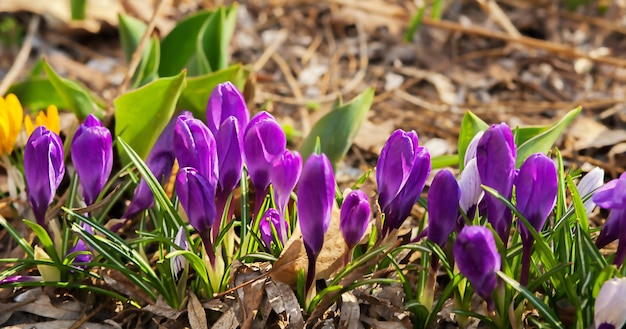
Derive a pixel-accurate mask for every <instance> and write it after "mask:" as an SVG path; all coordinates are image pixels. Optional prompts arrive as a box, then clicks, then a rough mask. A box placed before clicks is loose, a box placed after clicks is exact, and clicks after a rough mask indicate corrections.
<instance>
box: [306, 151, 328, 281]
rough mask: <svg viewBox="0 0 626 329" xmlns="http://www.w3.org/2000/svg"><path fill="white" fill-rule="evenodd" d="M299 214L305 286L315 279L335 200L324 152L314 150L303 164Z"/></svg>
mask: <svg viewBox="0 0 626 329" xmlns="http://www.w3.org/2000/svg"><path fill="white" fill-rule="evenodd" d="M296 194H297V196H298V202H297V207H298V217H299V222H300V230H301V231H302V240H303V242H304V248H305V250H306V254H307V256H308V259H309V269H308V271H307V280H306V290H307V291H308V290H309V288H310V287H311V285H312V284H313V281H314V279H315V261H316V259H317V256H318V254H319V252H320V250H322V244H323V243H324V234H325V233H326V230H328V225H330V216H331V213H332V209H333V203H334V202H335V177H334V175H333V167H332V166H331V164H330V160H328V157H327V156H326V155H325V154H320V155H318V154H313V155H311V156H310V157H309V159H308V160H307V161H306V163H305V164H304V168H302V175H301V177H300V183H299V186H298V191H297V192H296Z"/></svg>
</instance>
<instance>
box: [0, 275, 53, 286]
mask: <svg viewBox="0 0 626 329" xmlns="http://www.w3.org/2000/svg"><path fill="white" fill-rule="evenodd" d="M38 281H43V278H42V277H41V276H36V275H12V276H8V277H6V278H4V279H2V280H0V286H1V285H4V284H12V283H21V282H38Z"/></svg>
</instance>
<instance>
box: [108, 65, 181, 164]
mask: <svg viewBox="0 0 626 329" xmlns="http://www.w3.org/2000/svg"><path fill="white" fill-rule="evenodd" d="M184 83H185V72H184V71H183V72H180V73H179V74H178V75H176V76H174V77H170V78H161V79H158V80H156V81H153V82H151V83H149V84H147V85H145V86H143V87H141V88H139V89H136V90H133V91H131V92H128V93H126V94H124V95H122V96H120V97H118V98H117V99H115V101H114V104H115V135H116V136H120V137H122V138H123V139H124V140H125V141H126V142H127V143H128V144H129V145H130V146H131V147H132V148H133V149H134V150H135V151H136V152H137V154H139V156H140V157H142V158H143V159H145V158H146V157H147V156H148V153H149V152H150V148H151V147H152V145H154V143H155V142H156V139H157V138H158V136H159V134H160V133H161V131H162V130H163V128H165V126H166V125H167V122H168V121H169V120H170V118H171V117H172V114H174V109H175V108H176V102H177V101H178V98H179V96H180V93H181V90H182V89H183V85H184ZM118 152H119V154H120V159H121V160H122V164H123V165H126V164H128V162H129V161H130V158H129V157H128V154H126V152H124V151H123V150H122V149H121V148H120V146H119V144H118Z"/></svg>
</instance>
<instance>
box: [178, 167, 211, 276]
mask: <svg viewBox="0 0 626 329" xmlns="http://www.w3.org/2000/svg"><path fill="white" fill-rule="evenodd" d="M175 185H176V195H178V200H179V201H180V204H181V206H182V207H183V209H184V210H185V213H186V214H187V217H188V218H189V223H190V224H191V226H192V227H193V228H194V229H195V230H196V231H198V233H199V234H200V238H202V242H203V243H204V246H205V249H206V251H207V254H208V255H209V258H211V264H214V263H215V255H213V245H212V243H211V235H210V232H211V226H212V225H213V222H214V221H215V218H216V216H217V214H216V209H215V184H214V183H212V182H211V181H209V180H207V179H206V178H204V176H202V174H200V172H199V171H198V170H197V169H195V168H192V167H184V168H182V169H181V170H180V171H178V175H177V176H176V184H175Z"/></svg>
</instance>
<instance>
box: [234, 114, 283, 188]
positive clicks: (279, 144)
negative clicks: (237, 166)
mask: <svg viewBox="0 0 626 329" xmlns="http://www.w3.org/2000/svg"><path fill="white" fill-rule="evenodd" d="M286 146H287V138H286V137H285V132H283V130H282V128H281V127H280V125H279V124H278V122H277V121H276V119H274V117H273V116H272V115H271V114H269V113H267V112H260V113H258V114H257V115H255V116H254V118H252V120H250V123H249V124H248V126H247V127H246V130H245V132H244V138H243V150H244V155H245V161H246V164H247V166H248V174H249V175H250V180H252V184H254V187H255V188H256V189H257V191H259V192H263V191H266V190H267V188H268V186H269V184H270V171H271V169H272V162H273V161H274V159H275V158H276V157H277V156H279V155H281V154H282V153H283V152H284V151H285V148H286Z"/></svg>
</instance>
